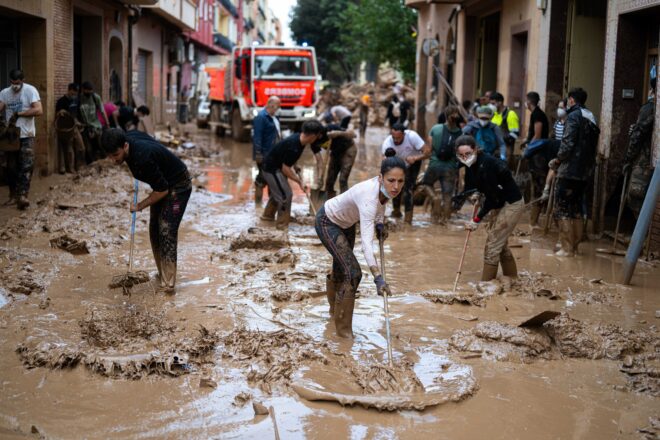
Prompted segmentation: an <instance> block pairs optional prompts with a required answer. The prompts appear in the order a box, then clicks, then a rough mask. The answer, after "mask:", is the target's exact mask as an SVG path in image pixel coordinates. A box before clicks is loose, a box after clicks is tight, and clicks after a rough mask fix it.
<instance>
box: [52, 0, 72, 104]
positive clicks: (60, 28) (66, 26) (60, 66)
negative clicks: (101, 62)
mask: <svg viewBox="0 0 660 440" xmlns="http://www.w3.org/2000/svg"><path fill="white" fill-rule="evenodd" d="M53 1H54V4H53V50H54V56H55V60H57V62H56V63H55V65H54V66H53V69H54V77H55V88H54V96H55V97H56V99H57V98H59V97H60V96H62V95H64V94H65V93H66V88H67V85H68V84H69V83H70V82H72V81H73V4H72V0H53Z"/></svg>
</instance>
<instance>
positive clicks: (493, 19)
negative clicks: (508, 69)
mask: <svg viewBox="0 0 660 440" xmlns="http://www.w3.org/2000/svg"><path fill="white" fill-rule="evenodd" d="M499 36H500V13H499V12H496V13H495V14H491V15H488V16H486V17H483V18H481V19H480V20H479V39H478V41H477V66H476V78H477V84H476V92H477V95H478V96H482V95H483V94H484V93H485V92H486V91H488V90H495V89H496V88H497V58H498V56H499Z"/></svg>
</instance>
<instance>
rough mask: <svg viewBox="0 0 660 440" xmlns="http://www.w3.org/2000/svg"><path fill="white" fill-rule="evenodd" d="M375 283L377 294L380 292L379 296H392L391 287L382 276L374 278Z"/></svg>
mask: <svg viewBox="0 0 660 440" xmlns="http://www.w3.org/2000/svg"><path fill="white" fill-rule="evenodd" d="M374 282H375V283H376V292H378V296H383V295H384V294H385V293H387V296H390V295H392V291H391V290H390V286H388V285H387V283H386V282H385V280H384V279H383V276H382V275H378V276H377V277H376V278H374Z"/></svg>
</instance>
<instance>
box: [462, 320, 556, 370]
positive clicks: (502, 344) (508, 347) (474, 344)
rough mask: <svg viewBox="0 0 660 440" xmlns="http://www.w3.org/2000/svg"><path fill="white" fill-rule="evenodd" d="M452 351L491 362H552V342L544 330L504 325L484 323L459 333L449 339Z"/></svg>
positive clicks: (490, 322) (491, 322)
mask: <svg viewBox="0 0 660 440" xmlns="http://www.w3.org/2000/svg"><path fill="white" fill-rule="evenodd" d="M449 346H450V348H452V349H454V350H457V351H460V352H465V353H472V354H478V355H480V356H481V357H483V358H485V359H489V360H498V361H518V362H530V361H531V360H533V359H537V358H543V359H551V358H552V357H553V355H552V340H551V339H550V337H549V336H548V335H547V334H546V333H545V331H544V330H543V329H529V328H521V327H516V326H512V325H507V324H502V323H500V322H493V321H486V322H480V323H479V324H477V325H476V326H475V327H474V328H472V329H469V330H459V331H457V332H456V333H454V334H453V335H452V336H451V338H450V339H449Z"/></svg>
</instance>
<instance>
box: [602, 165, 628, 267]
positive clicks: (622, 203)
mask: <svg viewBox="0 0 660 440" xmlns="http://www.w3.org/2000/svg"><path fill="white" fill-rule="evenodd" d="M628 177H629V173H626V174H624V176H623V188H621V201H620V202H619V212H618V214H617V216H616V229H615V230H614V241H613V242H612V248H611V249H603V248H598V249H596V252H599V253H601V254H612V255H622V256H623V255H626V252H625V251H623V250H621V251H618V250H617V249H616V240H617V239H618V238H619V226H620V225H621V214H623V208H624V206H626V200H627V199H628Z"/></svg>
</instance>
